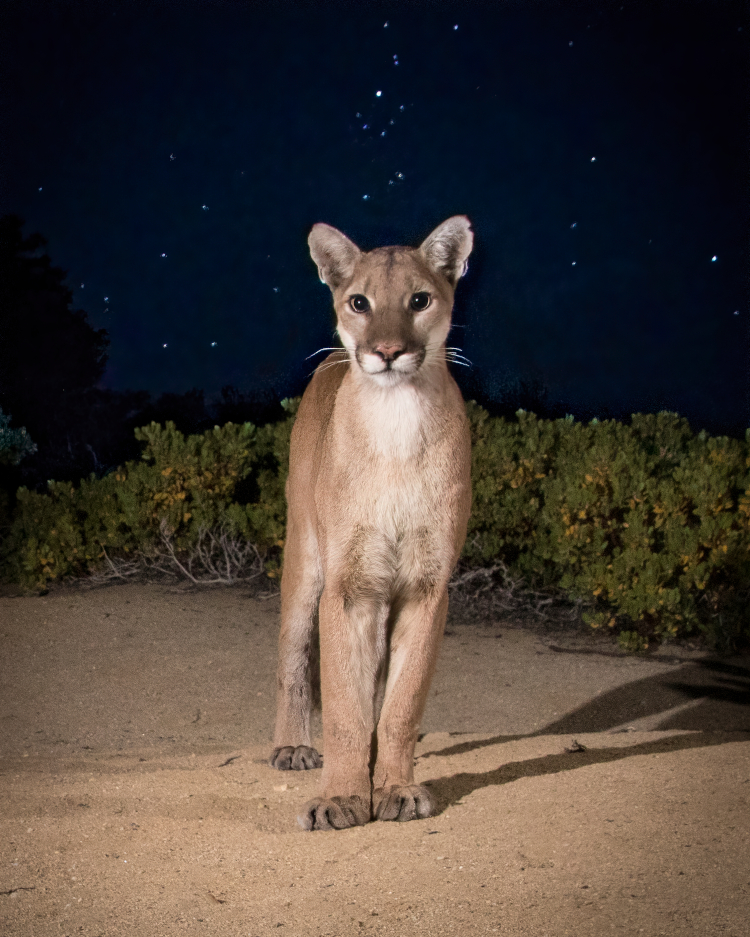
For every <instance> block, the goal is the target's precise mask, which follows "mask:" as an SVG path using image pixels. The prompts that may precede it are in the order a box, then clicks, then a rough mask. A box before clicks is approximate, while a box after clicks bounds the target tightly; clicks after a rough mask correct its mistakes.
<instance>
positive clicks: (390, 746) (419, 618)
mask: <svg viewBox="0 0 750 937" xmlns="http://www.w3.org/2000/svg"><path fill="white" fill-rule="evenodd" d="M447 612H448V591H447V588H446V589H444V591H443V592H442V595H438V596H437V597H435V596H429V597H427V598H424V599H420V600H412V601H410V602H408V603H407V604H406V605H405V606H404V608H403V609H402V610H401V612H400V614H399V617H398V620H397V622H396V624H395V627H394V630H393V636H392V638H391V655H390V663H389V668H388V682H387V684H386V688H385V698H384V700H383V709H382V711H381V713H380V719H379V722H378V756H377V762H376V764H375V771H374V775H373V812H374V814H375V818H376V819H378V820H402V821H403V820H416V819H421V818H424V817H430V816H432V815H433V814H434V813H435V809H436V807H435V803H434V801H433V799H432V796H431V794H430V792H429V791H428V790H427V788H426V787H424V786H423V785H420V784H415V783H414V746H415V744H416V741H417V733H418V731H419V723H420V721H421V719H422V714H423V713H424V707H425V703H426V701H427V693H428V691H429V688H430V683H431V682H432V676H433V674H434V672H435V665H436V663H437V657H438V652H439V650H440V644H441V642H442V637H443V632H444V630H445V619H446V615H447Z"/></svg>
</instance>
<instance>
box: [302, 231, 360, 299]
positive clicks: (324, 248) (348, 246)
mask: <svg viewBox="0 0 750 937" xmlns="http://www.w3.org/2000/svg"><path fill="white" fill-rule="evenodd" d="M307 243H308V244H309V245H310V254H311V256H312V259H313V260H314V261H315V263H316V264H317V265H318V274H319V276H320V280H321V283H325V284H327V285H328V286H329V287H330V288H331V289H332V290H335V289H336V287H337V286H339V284H341V283H343V282H344V281H345V280H348V279H349V277H350V276H351V275H352V273H353V272H354V265H355V264H356V263H357V258H358V257H359V254H360V250H359V248H358V247H357V245H356V244H354V243H353V242H352V241H350V240H349V238H348V237H347V236H346V235H345V234H342V233H341V232H340V231H339V230H337V229H336V228H332V227H331V226H330V225H329V224H316V225H313V229H312V231H311V232H310V236H309V237H308V239H307Z"/></svg>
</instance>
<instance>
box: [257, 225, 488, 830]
mask: <svg viewBox="0 0 750 937" xmlns="http://www.w3.org/2000/svg"><path fill="white" fill-rule="evenodd" d="M308 243H309V245H310V253H311V254H312V258H313V260H314V261H315V263H316V264H317V266H318V270H319V273H320V278H321V280H322V281H323V282H324V283H326V284H327V285H328V286H329V287H330V289H331V292H332V293H333V303H334V307H335V310H336V318H337V331H338V334H339V337H340V338H341V341H342V343H343V346H344V347H343V348H340V349H337V350H334V352H333V354H331V355H329V356H328V357H327V358H326V360H325V361H324V362H323V363H322V364H321V365H320V366H319V367H318V368H317V370H316V372H315V374H314V376H313V378H312V380H311V382H310V384H309V386H308V388H307V390H306V391H305V394H304V396H303V398H302V402H301V403H300V407H299V412H298V414H297V420H296V422H295V424H294V429H293V431H292V440H291V454H290V463H289V479H288V481H287V488H286V494H287V501H288V506H289V512H288V519H287V536H286V545H285V550H284V572H283V576H282V580H281V635H280V639H279V668H278V681H277V690H278V699H277V714H276V731H275V736H274V751H273V755H272V756H271V760H270V764H271V765H272V766H273V767H275V768H279V769H280V770H288V769H297V770H302V769H305V768H317V767H320V765H321V764H322V758H321V756H320V754H319V753H318V752H317V751H316V749H315V748H313V747H312V740H311V736H310V710H311V705H312V694H311V677H310V673H311V655H312V654H313V648H314V646H315V637H316V636H315V629H316V627H319V637H320V678H321V695H322V706H323V738H324V750H325V763H324V764H323V776H322V790H321V794H320V796H319V797H317V798H315V799H314V800H311V801H310V802H309V803H307V804H305V806H304V807H303V809H302V813H301V814H300V815H299V817H298V820H299V823H300V825H301V826H302V827H303V828H304V829H306V830H330V829H343V828H345V827H350V826H355V825H361V824H364V823H367V822H368V821H369V820H370V819H372V818H373V817H375V818H376V819H379V820H413V819H416V818H417V817H429V816H431V815H432V813H433V812H434V809H435V807H434V804H433V801H432V798H431V796H430V794H429V792H428V791H427V789H426V788H424V787H422V786H421V785H417V784H415V783H414V770H413V764H414V745H415V743H416V739H417V730H418V727H419V722H420V719H421V717H422V713H423V711H424V706H425V702H426V698H427V691H428V689H429V686H430V681H431V679H432V675H433V672H434V669H435V663H436V659H437V655H438V650H439V647H440V642H441V638H442V635H443V630H444V627H445V617H446V612H447V608H448V589H447V585H448V579H449V578H450V575H451V572H452V570H453V567H454V565H455V563H456V560H457V558H458V555H459V551H460V550H461V547H462V546H463V542H464V539H465V537H466V524H467V521H468V517H469V509H470V504H471V487H470V477H469V474H470V442H469V429H468V424H467V420H466V414H465V409H464V403H463V399H462V398H461V393H460V391H459V389H458V387H457V386H456V383H455V381H454V380H453V378H452V377H451V375H450V373H449V372H448V367H447V365H446V358H448V357H450V356H451V355H452V352H453V351H454V349H446V345H445V342H446V338H447V336H448V331H449V329H450V327H451V312H452V308H453V293H454V289H455V287H456V283H457V282H458V280H459V278H460V277H461V276H462V275H463V274H464V273H465V271H466V268H467V257H468V256H469V254H470V253H471V248H472V244H473V234H472V231H471V226H470V224H469V220H468V219H467V218H465V217H463V216H460V215H459V216H455V217H453V218H449V219H448V220H447V221H445V222H443V224H441V225H440V226H439V227H438V228H436V229H435V230H434V231H433V232H432V234H431V235H430V236H429V237H428V238H427V239H426V240H425V241H424V243H423V244H422V245H421V246H420V247H418V248H406V247H381V248H378V249H377V250H372V251H369V252H366V253H365V252H363V251H360V250H359V248H358V247H357V246H356V245H355V244H353V243H352V242H351V241H350V240H349V239H348V238H347V237H346V236H345V235H343V234H342V233H341V232H340V231H337V230H336V228H332V227H330V226H329V225H326V224H316V225H315V226H314V227H313V229H312V231H311V233H310V237H309V240H308Z"/></svg>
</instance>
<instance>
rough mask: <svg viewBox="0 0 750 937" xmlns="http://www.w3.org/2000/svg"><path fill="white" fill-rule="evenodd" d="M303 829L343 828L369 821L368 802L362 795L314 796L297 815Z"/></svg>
mask: <svg viewBox="0 0 750 937" xmlns="http://www.w3.org/2000/svg"><path fill="white" fill-rule="evenodd" d="M297 822H298V823H299V825H300V826H301V827H302V829H303V830H345V829H347V828H348V827H350V826H364V825H365V823H369V822H370V804H369V803H368V802H367V801H365V799H364V798H363V797H358V796H357V795H356V794H352V795H351V796H350V797H330V798H325V797H316V798H315V800H310V801H308V802H307V803H306V804H305V806H304V807H303V808H302V813H300V814H299V816H298V817H297Z"/></svg>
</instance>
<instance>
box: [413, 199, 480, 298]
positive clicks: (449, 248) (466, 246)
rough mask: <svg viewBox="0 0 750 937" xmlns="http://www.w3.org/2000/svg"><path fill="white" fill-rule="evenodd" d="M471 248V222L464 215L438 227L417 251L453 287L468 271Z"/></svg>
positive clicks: (472, 244)
mask: <svg viewBox="0 0 750 937" xmlns="http://www.w3.org/2000/svg"><path fill="white" fill-rule="evenodd" d="M473 246H474V233H473V232H472V230H471V222H470V221H469V219H468V218H467V217H466V215H454V216H453V217H452V218H449V219H448V220H447V221H444V222H443V223H442V224H441V225H438V227H437V228H435V230H434V231H433V232H432V234H431V235H430V236H429V237H428V238H427V239H426V240H425V241H424V242H423V243H422V244H421V246H420V248H419V250H420V251H421V252H422V255H423V257H424V258H425V260H426V261H427V263H428V264H429V265H430V267H432V269H433V270H435V271H437V272H438V273H442V274H443V276H444V277H445V278H446V279H447V280H448V282H449V283H450V284H451V286H455V285H456V283H458V281H459V279H460V278H461V277H462V276H463V275H464V274H465V273H466V271H467V270H468V269H469V264H468V260H467V258H468V256H469V254H470V253H471V248H472V247H473Z"/></svg>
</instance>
